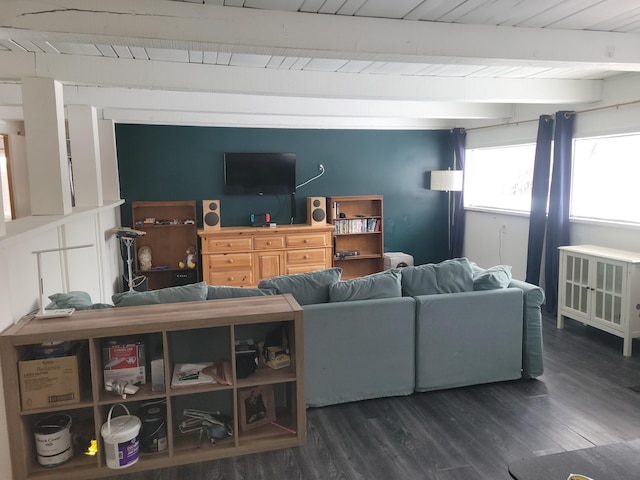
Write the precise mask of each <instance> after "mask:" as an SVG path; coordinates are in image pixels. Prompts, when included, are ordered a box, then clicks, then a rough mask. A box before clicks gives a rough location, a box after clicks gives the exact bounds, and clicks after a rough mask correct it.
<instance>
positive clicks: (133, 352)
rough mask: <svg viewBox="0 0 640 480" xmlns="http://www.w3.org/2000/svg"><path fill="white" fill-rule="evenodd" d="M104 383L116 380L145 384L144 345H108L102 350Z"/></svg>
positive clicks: (138, 343)
mask: <svg viewBox="0 0 640 480" xmlns="http://www.w3.org/2000/svg"><path fill="white" fill-rule="evenodd" d="M102 368H103V371H104V383H105V385H106V384H107V382H108V381H113V380H118V381H119V382H129V383H134V384H143V383H145V382H146V375H145V370H146V367H145V355H144V343H141V342H135V343H124V342H123V343H110V344H109V345H107V346H104V347H103V348H102Z"/></svg>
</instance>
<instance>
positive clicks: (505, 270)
mask: <svg viewBox="0 0 640 480" xmlns="http://www.w3.org/2000/svg"><path fill="white" fill-rule="evenodd" d="M511 279H512V275H511V265H496V266H495V267H491V268H487V269H486V270H485V269H483V268H479V267H476V268H474V274H473V289H474V290H496V289H499V288H507V287H508V286H509V284H510V283H511Z"/></svg>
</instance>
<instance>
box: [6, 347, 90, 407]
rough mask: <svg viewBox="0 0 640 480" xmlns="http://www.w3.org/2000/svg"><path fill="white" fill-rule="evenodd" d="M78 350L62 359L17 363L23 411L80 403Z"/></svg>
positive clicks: (72, 351)
mask: <svg viewBox="0 0 640 480" xmlns="http://www.w3.org/2000/svg"><path fill="white" fill-rule="evenodd" d="M78 347H79V346H78ZM78 350H79V348H74V349H72V350H71V351H70V355H68V356H65V357H55V358H41V359H37V360H29V359H25V360H21V361H19V362H18V373H19V375H20V398H21V400H22V409H23V410H30V409H34V408H43V407H51V406H56V405H67V404H71V403H78V402H80V375H79V363H80V362H79V358H78V357H79V356H78Z"/></svg>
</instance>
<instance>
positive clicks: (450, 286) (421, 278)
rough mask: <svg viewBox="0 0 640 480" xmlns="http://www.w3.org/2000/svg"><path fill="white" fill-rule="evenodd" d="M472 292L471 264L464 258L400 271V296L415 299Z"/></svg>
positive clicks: (405, 268)
mask: <svg viewBox="0 0 640 480" xmlns="http://www.w3.org/2000/svg"><path fill="white" fill-rule="evenodd" d="M472 290H473V275H472V273H471V263H470V262H469V260H468V259H466V258H453V259H451V260H445V261H444V262H440V263H429V264H426V265H418V266H416V267H404V268H403V269H402V294H403V295H404V296H410V297H415V296H418V295H433V294H436V293H459V292H470V291H472Z"/></svg>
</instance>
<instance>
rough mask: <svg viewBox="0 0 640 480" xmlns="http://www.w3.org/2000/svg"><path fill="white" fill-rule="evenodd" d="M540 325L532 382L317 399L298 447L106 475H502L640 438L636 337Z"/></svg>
mask: <svg viewBox="0 0 640 480" xmlns="http://www.w3.org/2000/svg"><path fill="white" fill-rule="evenodd" d="M543 331H544V342H545V373H544V375H542V376H541V377H539V378H538V379H535V380H516V381H510V382H501V383H495V384H487V385H477V386H472V387H465V388H458V389H451V390H442V391H437V392H427V393H420V394H413V395H408V396H405V397H395V398H384V399H375V400H369V401H364V402H354V403H349V404H344V405H334V406H330V407H324V408H313V409H309V410H307V421H308V428H307V444H306V445H305V446H304V447H301V448H293V449H286V450H281V451H275V452H266V453H260V454H255V455H246V456H243V457H237V458H231V459H224V460H219V461H214V462H203V463H199V464H195V465H185V466H181V467H172V468H165V469H161V470H156V471H150V472H144V473H136V474H126V472H125V471H114V476H113V477H112V478H113V479H115V480H183V479H190V480H191V479H193V480H274V479H276V478H277V479H278V480H298V479H299V480H378V479H380V480H387V479H393V480H418V479H420V480H462V479H465V480H466V479H468V478H478V479H491V480H509V479H510V476H509V474H508V471H507V466H508V464H509V463H511V462H514V461H516V460H518V459H520V458H527V457H531V456H536V455H543V454H550V453H558V452H562V451H568V450H577V449H581V448H588V447H591V446H598V445H606V444H610V443H617V442H621V441H627V440H633V439H640V415H638V414H637V412H639V411H640V393H638V392H636V391H634V390H632V389H631V388H629V387H633V386H638V385H640V341H639V340H635V341H634V342H633V347H634V354H633V356H632V357H630V358H627V357H624V356H623V355H622V339H620V338H617V337H614V336H613V335H609V334H606V333H604V332H601V331H599V330H597V329H594V328H591V327H586V326H584V325H582V324H580V323H579V322H575V321H572V320H567V321H566V322H565V329H563V330H557V329H556V328H555V318H552V317H548V316H546V317H545V319H544V322H543ZM443 361H444V359H443ZM638 441H640V440H638ZM214 448H215V447H214ZM621 480H622V479H621Z"/></svg>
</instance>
